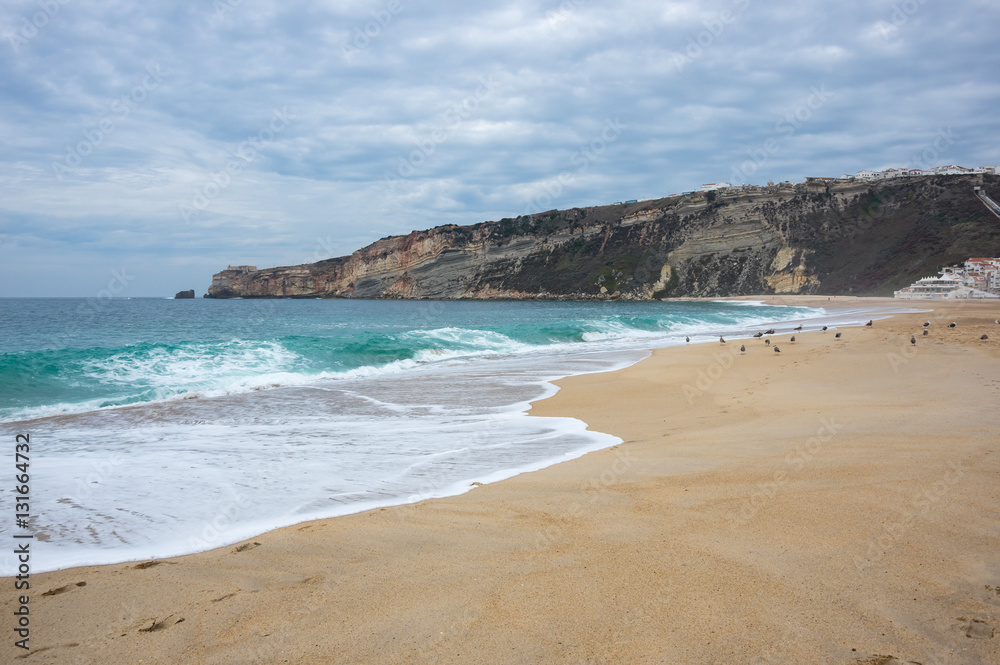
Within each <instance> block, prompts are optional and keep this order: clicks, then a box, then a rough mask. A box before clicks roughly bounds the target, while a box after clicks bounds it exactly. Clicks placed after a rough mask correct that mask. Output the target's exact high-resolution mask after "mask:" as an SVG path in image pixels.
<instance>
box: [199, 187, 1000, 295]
mask: <svg viewBox="0 0 1000 665" xmlns="http://www.w3.org/2000/svg"><path fill="white" fill-rule="evenodd" d="M976 185H981V186H983V187H984V189H985V190H986V192H987V193H988V194H990V195H991V196H993V197H994V198H1000V176H991V175H976V176H936V177H930V176H928V177H917V178H908V179H898V180H890V181H885V182H882V183H870V182H865V183H861V182H857V183H844V182H833V183H822V182H810V183H807V184H800V185H791V184H783V185H775V186H769V187H754V188H743V189H740V190H727V191H724V192H709V193H707V194H690V195H685V196H676V197H669V198H665V199H659V200H651V201H641V202H638V203H630V204H616V205H611V206H600V207H593V208H574V209H572V210H563V211H551V212H544V213H539V214H534V215H529V216H525V217H518V218H516V219H503V220H500V221H499V222H483V223H480V224H475V225H471V226H455V225H447V226H439V227H436V228H433V229H430V230H427V231H414V232H412V233H410V234H409V235H406V236H391V237H388V238H383V239H381V240H378V241H376V242H374V243H372V244H371V245H369V246H367V247H365V248H363V249H359V250H358V251H356V252H354V253H353V254H352V255H350V256H344V257H340V258H332V259H328V260H325V261H320V262H318V263H312V264H305V265H298V266H288V267H279V268H268V269H263V270H255V269H253V270H248V269H247V268H248V267H247V266H242V267H240V268H238V269H229V270H224V271H222V272H220V273H218V274H216V275H215V277H214V278H213V283H212V286H211V287H210V288H209V290H208V294H207V296H206V297H214V298H231V297H244V298H253V297H263V298H266V297H293V298H294V297H331V298H626V299H650V298H663V297H676V296H710V297H714V296H728V295H745V294H767V293H823V294H831V295H834V294H844V293H853V294H855V295H891V292H892V290H893V289H897V288H900V287H902V286H906V285H907V284H909V283H910V282H912V281H914V280H915V279H917V278H919V277H923V276H927V275H931V274H934V273H935V272H936V271H937V269H938V267H939V266H942V265H947V264H950V263H954V262H957V261H962V260H964V259H966V258H969V257H970V256H976V255H979V256H998V255H1000V219H997V218H996V217H995V216H994V215H993V214H991V213H990V212H989V211H987V209H986V208H985V207H984V206H983V204H982V203H981V202H980V201H979V199H977V198H976V196H975V193H974V190H973V187H974V186H976Z"/></svg>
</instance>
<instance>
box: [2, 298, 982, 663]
mask: <svg viewBox="0 0 1000 665" xmlns="http://www.w3.org/2000/svg"><path fill="white" fill-rule="evenodd" d="M734 299H735V298H733V299H730V300H734ZM743 299H747V300H764V301H765V302H771V301H772V300H773V299H771V298H768V297H756V298H752V297H750V298H743ZM792 299H795V300H798V302H794V303H793V302H791V300H792ZM873 300H874V299H867V298H858V299H850V301H847V300H842V299H835V300H831V301H826V302H828V303H829V304H830V305H832V306H836V305H835V304H834V303H836V304H837V305H845V306H846V305H847V304H857V305H862V304H863V305H865V306H871V305H879V304H881V303H876V302H873ZM880 300H881V299H880ZM885 300H887V301H889V302H890V303H893V304H894V305H895V306H896V307H899V306H900V304H899V302H898V301H892V299H885ZM773 301H774V302H775V304H806V303H804V302H802V301H801V300H800V299H799V297H778V298H777V299H774V300H773ZM809 304H811V305H812V306H828V305H824V304H823V303H822V302H816V301H813V302H812V303H809ZM904 306H906V307H908V308H914V309H918V308H923V306H926V307H927V308H933V309H934V310H935V311H934V313H933V314H903V315H895V316H893V318H891V319H887V320H883V321H879V322H877V323H876V325H875V326H874V327H873V328H871V329H865V328H848V329H844V330H845V334H844V338H843V339H842V340H840V341H835V340H834V338H833V335H832V333H825V334H824V333H806V334H802V335H801V336H800V337H799V339H798V340H797V342H796V343H795V344H794V345H792V344H789V343H787V342H785V341H784V340H786V339H787V337H788V336H787V335H783V336H776V338H777V339H779V340H781V341H779V344H780V345H781V346H782V347H783V348H782V353H781V354H780V355H779V354H774V353H773V352H772V351H771V349H767V348H765V347H764V345H763V342H762V341H761V340H753V343H751V342H749V341H748V342H747V346H749V347H750V349H749V352H748V353H747V354H746V355H739V354H737V353H733V350H734V349H738V344H736V345H727V346H726V347H723V346H722V345H719V344H701V345H692V346H686V347H671V348H667V349H661V350H658V351H655V352H654V353H653V355H652V356H651V357H650V358H647V359H645V360H643V361H640V362H639V363H637V364H635V365H632V366H630V367H628V368H626V369H624V370H619V371H617V372H612V373H606V374H585V375H580V376H575V377H571V378H568V379H563V380H561V381H558V382H557V384H558V385H559V386H560V387H561V388H562V389H561V390H560V391H559V392H558V393H557V394H556V395H554V396H553V397H550V398H548V399H546V400H544V401H542V402H536V403H534V404H533V407H532V410H531V414H532V415H541V416H547V415H552V416H571V417H576V418H579V419H582V420H585V421H586V422H587V423H588V425H589V426H590V428H591V429H594V430H597V431H601V432H607V433H610V434H613V435H615V436H618V437H620V438H621V439H623V443H622V444H620V445H619V446H614V447H612V448H609V449H604V450H601V451H597V452H593V453H590V454H587V455H585V456H584V457H581V458H577V459H575V460H571V461H568V462H565V463H561V464H557V465H555V466H551V467H548V468H546V469H543V470H540V471H535V472H532V473H528V474H522V475H519V476H516V477H514V478H511V479H508V480H505V481H503V482H500V483H496V484H490V485H486V486H483V487H479V488H476V489H475V490H473V491H471V492H469V493H466V494H462V495H459V496H454V497H449V498H444V499H433V500H429V501H425V502H421V503H418V504H411V505H405V506H396V507H393V508H384V509H379V510H376V511H369V512H366V513H360V514H355V515H349V516H344V517H338V518H333V519H329V520H319V521H315V522H309V523H304V524H299V525H296V526H292V527H287V528H284V529H280V530H277V531H273V532H269V533H266V534H263V535H261V536H258V537H255V538H253V539H252V540H250V541H248V542H247V543H244V544H243V545H240V546H235V547H234V546H230V547H226V548H222V549H219V550H212V551H209V552H204V553H201V554H194V555H188V556H184V557H177V558H173V559H166V560H162V561H156V562H152V563H151V564H138V565H136V564H134V563H131V564H117V565H109V566H98V567H86V568H75V569H68V570H62V571H56V572H51V573H44V574H39V575H37V576H32V592H33V593H34V594H35V595H34V597H33V601H32V603H33V604H32V626H33V646H34V648H33V649H32V651H33V652H34V653H33V655H32V659H33V660H35V661H38V662H67V660H69V659H75V660H73V661H72V662H81V663H82V662H108V661H115V662H138V661H139V660H142V661H143V662H145V663H157V662H177V663H187V662H191V663H194V662H207V663H223V662H281V661H282V660H284V659H288V660H289V662H317V663H319V662H345V663H346V662H389V663H391V662H426V661H436V662H484V663H486V662H566V663H578V662H593V663H604V662H607V663H611V662H660V660H664V661H666V662H711V661H712V659H717V660H720V661H722V662H762V661H763V662H772V661H773V662H790V661H793V660H806V659H810V658H812V659H814V660H817V661H820V662H823V659H832V660H833V661H834V662H863V661H862V659H863V658H867V657H869V656H874V655H879V654H881V655H885V654H892V655H893V656H894V657H896V658H898V659H900V660H904V661H905V660H907V659H909V660H916V661H921V662H935V661H934V658H938V659H939V660H945V661H946V662H948V661H947V659H948V658H955V659H956V662H991V661H993V662H996V660H997V655H998V649H1000V635H998V636H997V638H988V637H984V636H985V635H986V634H987V632H990V631H993V632H994V633H1000V622H998V620H997V614H998V612H1000V595H998V594H996V593H995V592H993V591H990V588H992V589H996V588H997V587H998V586H1000V562H998V561H997V559H996V555H995V552H996V551H997V550H998V549H1000V547H998V544H1000V543H998V537H997V532H996V528H995V526H994V525H995V524H996V523H998V522H1000V495H998V490H997V489H996V483H995V478H996V473H997V471H998V470H1000V456H998V453H1000V451H997V450H996V447H995V444H994V442H993V440H992V439H991V433H994V432H996V431H1000V417H998V416H997V415H996V409H995V404H996V399H997V395H998V392H1000V381H998V380H997V379H998V377H1000V371H998V368H1000V352H998V348H1000V347H998V346H997V342H1000V326H996V325H993V324H992V321H993V319H994V318H997V317H998V315H1000V307H998V306H997V305H994V304H992V303H940V302H927V303H922V302H921V303H913V302H907V303H906V304H905V305H904ZM922 317H929V318H931V320H932V321H934V324H933V325H932V328H931V330H932V335H931V336H929V337H928V338H926V340H925V339H920V340H918V344H917V346H915V347H911V346H910V344H909V341H908V340H909V334H910V333H911V332H916V334H917V335H918V336H919V335H920V333H919V330H920V326H919V323H920V322H922V320H924V319H923V318H922ZM952 319H954V320H956V321H958V322H959V326H958V327H957V328H956V329H954V330H951V329H947V328H946V327H944V325H943V323H944V321H945V320H948V321H950V320H952ZM991 325H992V326H993V327H992V328H991V327H990V326H991ZM980 328H982V329H983V330H984V331H985V332H989V333H991V336H992V337H993V339H991V340H989V341H988V342H985V343H980V342H979V340H978V336H979V335H978V334H975V335H973V334H972V333H974V332H975V331H977V330H979V329H980ZM966 337H969V339H966ZM730 361H732V362H730ZM701 376H704V377H705V380H704V381H701V382H700V383H699V379H700V378H701ZM685 387H688V388H690V390H688V391H685ZM80 582H85V583H86V584H85V585H83V586H78V585H79V584H80ZM45 591H51V592H52V593H51V595H49V596H44V595H43V592H45ZM11 595H12V594H5V596H4V598H3V605H2V607H3V611H4V612H5V613H7V616H11V614H10V613H11V612H13V609H14V607H13V606H12V598H11V597H10V596H11ZM967 635H972V636H967ZM35 636H37V637H35ZM35 639H37V641H34V640H35ZM70 645H72V646H70ZM46 648H47V649H48V650H46V651H43V649H46ZM3 649H4V650H7V649H10V644H9V643H8V644H6V645H5V646H4V647H3ZM851 649H856V651H851ZM8 653H10V652H8ZM755 659H756V660H755ZM975 659H978V661H977V660H975ZM883 662H887V661H883Z"/></svg>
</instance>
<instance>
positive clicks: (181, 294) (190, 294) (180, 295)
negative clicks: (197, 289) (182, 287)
mask: <svg viewBox="0 0 1000 665" xmlns="http://www.w3.org/2000/svg"><path fill="white" fill-rule="evenodd" d="M188 298H194V289H188V290H187V291H178V292H177V294H176V295H175V296H174V300H186V299H188Z"/></svg>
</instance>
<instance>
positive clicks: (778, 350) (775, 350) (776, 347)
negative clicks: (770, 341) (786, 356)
mask: <svg viewBox="0 0 1000 665" xmlns="http://www.w3.org/2000/svg"><path fill="white" fill-rule="evenodd" d="M774 352H775V353H781V349H779V348H778V345H777V344H775V345H774Z"/></svg>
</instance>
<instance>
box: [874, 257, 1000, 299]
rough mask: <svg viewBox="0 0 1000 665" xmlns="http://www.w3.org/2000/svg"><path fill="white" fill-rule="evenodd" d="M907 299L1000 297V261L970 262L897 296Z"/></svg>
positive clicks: (904, 290)
mask: <svg viewBox="0 0 1000 665" xmlns="http://www.w3.org/2000/svg"><path fill="white" fill-rule="evenodd" d="M893 296H894V297H896V298H900V299H903V300H941V299H955V298H975V299H978V298H1000V258H984V259H983V258H981V259H969V260H968V261H966V262H965V263H963V264H962V265H960V266H954V267H951V268H945V269H944V270H942V271H940V274H939V276H937V277H924V278H923V279H918V280H917V281H916V282H914V283H913V284H911V285H910V286H907V287H906V288H904V289H900V290H899V291H896V292H894V293H893Z"/></svg>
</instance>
